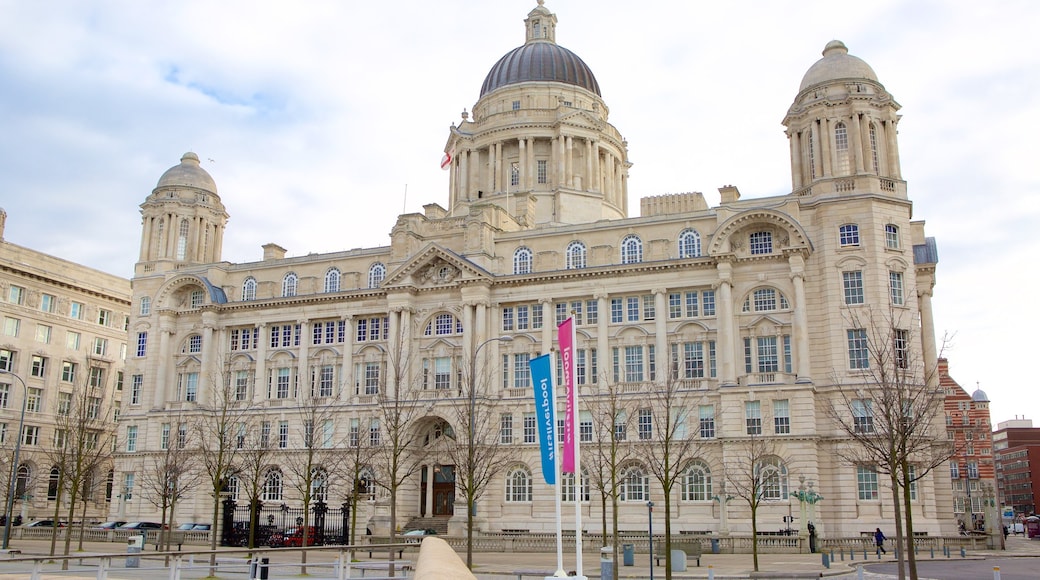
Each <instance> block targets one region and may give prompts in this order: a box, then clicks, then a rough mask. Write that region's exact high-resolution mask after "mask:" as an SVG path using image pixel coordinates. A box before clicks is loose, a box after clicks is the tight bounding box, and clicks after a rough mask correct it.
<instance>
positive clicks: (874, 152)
mask: <svg viewBox="0 0 1040 580" xmlns="http://www.w3.org/2000/svg"><path fill="white" fill-rule="evenodd" d="M870 162H871V163H872V164H873V165H874V168H873V169H874V173H876V174H878V175H881V163H879V162H878V146H877V126H876V125H874V123H871V124H870Z"/></svg>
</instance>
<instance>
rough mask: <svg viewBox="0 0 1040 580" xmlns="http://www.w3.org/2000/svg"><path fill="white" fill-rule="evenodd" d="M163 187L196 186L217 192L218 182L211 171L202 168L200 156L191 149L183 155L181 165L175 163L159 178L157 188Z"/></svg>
mask: <svg viewBox="0 0 1040 580" xmlns="http://www.w3.org/2000/svg"><path fill="white" fill-rule="evenodd" d="M161 187H194V188H197V189H201V190H203V191H208V192H210V193H217V183H216V182H215V181H213V177H212V176H210V174H209V172H207V171H206V170H205V169H203V168H202V166H201V164H200V163H199V156H198V155H196V154H194V153H192V152H191V151H189V152H187V153H185V154H184V155H183V156H182V157H181V163H180V165H174V166H173V167H171V168H169V169H167V170H166V173H163V174H162V177H160V178H159V183H158V184H157V185H156V186H155V188H156V189H159V188H161Z"/></svg>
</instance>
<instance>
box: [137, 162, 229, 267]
mask: <svg viewBox="0 0 1040 580" xmlns="http://www.w3.org/2000/svg"><path fill="white" fill-rule="evenodd" d="M141 215H142V224H141V227H142V232H141V256H140V260H139V261H140V262H149V263H152V264H153V269H154V267H155V265H154V264H155V263H167V264H176V265H180V264H184V263H190V264H210V263H213V262H219V261H220V255H221V244H222V242H223V239H224V228H225V227H226V226H227V220H228V214H227V211H225V209H224V204H223V203H221V201H220V196H218V195H217V184H216V182H214V181H213V178H212V177H211V176H210V174H209V173H208V172H207V171H206V170H205V169H203V168H202V166H201V165H200V164H199V157H198V155H196V154H194V153H191V152H188V153H185V154H184V155H183V156H182V157H181V162H180V164H179V165H175V166H173V167H171V168H170V169H168V170H167V171H166V173H163V174H162V177H160V178H159V183H158V184H157V185H156V186H155V189H153V190H152V194H151V195H149V196H148V199H147V200H145V202H144V203H143V204H141Z"/></svg>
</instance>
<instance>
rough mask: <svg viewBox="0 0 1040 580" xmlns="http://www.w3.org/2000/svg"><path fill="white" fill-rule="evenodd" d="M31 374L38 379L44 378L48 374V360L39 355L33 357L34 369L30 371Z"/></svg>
mask: <svg viewBox="0 0 1040 580" xmlns="http://www.w3.org/2000/svg"><path fill="white" fill-rule="evenodd" d="M29 374H30V375H31V376H34V377H37V378H43V377H44V376H46V374H47V359H46V357H42V356H39V355H33V357H32V367H31V368H30V369H29Z"/></svg>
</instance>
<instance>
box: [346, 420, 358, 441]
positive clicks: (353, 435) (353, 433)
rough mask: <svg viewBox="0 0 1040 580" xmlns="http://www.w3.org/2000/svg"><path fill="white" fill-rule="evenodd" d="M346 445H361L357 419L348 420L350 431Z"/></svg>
mask: <svg viewBox="0 0 1040 580" xmlns="http://www.w3.org/2000/svg"><path fill="white" fill-rule="evenodd" d="M347 445H349V446H350V447H357V446H358V445H361V421H360V420H359V419H351V420H350V431H349V432H348V435H347Z"/></svg>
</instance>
